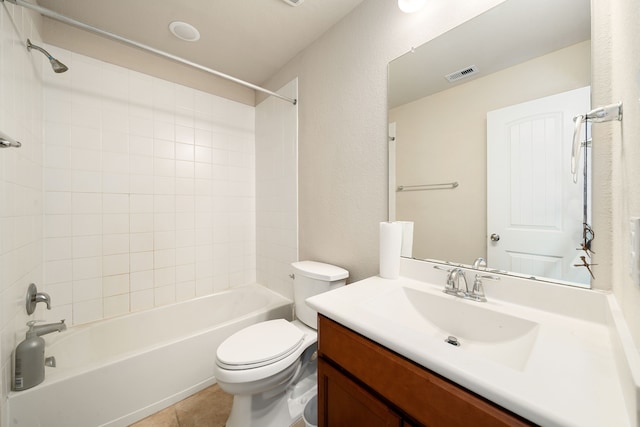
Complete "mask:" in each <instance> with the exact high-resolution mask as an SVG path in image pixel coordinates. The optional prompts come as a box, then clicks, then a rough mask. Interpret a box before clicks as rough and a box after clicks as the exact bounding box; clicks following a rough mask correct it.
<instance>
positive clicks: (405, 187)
mask: <svg viewBox="0 0 640 427" xmlns="http://www.w3.org/2000/svg"><path fill="white" fill-rule="evenodd" d="M458 185H460V184H458V182H457V181H455V182H444V183H442V184H420V185H399V186H398V188H397V190H396V191H423V190H450V189H454V188H456V187H457V186H458Z"/></svg>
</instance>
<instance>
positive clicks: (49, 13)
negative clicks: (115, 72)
mask: <svg viewBox="0 0 640 427" xmlns="http://www.w3.org/2000/svg"><path fill="white" fill-rule="evenodd" d="M5 1H7V2H9V3H12V4H15V5H18V6H22V7H25V8H27V9H31V10H34V11H36V12H38V13H40V14H41V15H43V16H46V17H48V18H51V19H55V20H56V21H60V22H63V23H65V24H69V25H72V26H74V27H78V28H81V29H83V30H87V31H91V32H93V33H96V34H100V35H102V36H105V37H108V38H111V39H114V40H117V41H119V42H122V43H125V44H128V45H130V46H133V47H136V48H138V49H142V50H146V51H148V52H151V53H154V54H156V55H159V56H163V57H165V58H167V59H171V60H173V61H176V62H179V63H181V64H185V65H188V66H190V67H193V68H197V69H199V70H201V71H205V72H207V73H209V74H213V75H215V76H218V77H222V78H223V79H226V80H230V81H232V82H234V83H237V84H239V85H242V86H245V87H248V88H251V89H253V90H257V91H258V92H262V93H266V94H267V95H270V96H274V97H276V98H279V99H282V100H284V101H287V102H290V103H292V104H293V105H296V104H297V103H298V100H297V99H294V98H289V97H287V96H284V95H280V94H279V93H276V92H273V91H270V90H269V89H265V88H263V87H260V86H257V85H254V84H253V83H249V82H246V81H244V80H240V79H238V78H236V77H233V76H230V75H228V74H225V73H222V72H220V71H217V70H214V69H212V68H209V67H205V66H204V65H200V64H197V63H195V62H192V61H189V60H188V59H184V58H181V57H179V56H176V55H173V54H171V53H168V52H164V51H162V50H159V49H156V48H154V47H151V46H148V45H145V44H142V43H138V42H136V41H133V40H130V39H127V38H125V37H122V36H119V35H117V34H114V33H110V32H108V31H105V30H101V29H100V28H96V27H93V26H91V25H89V24H85V23H84V22H81V21H76V20H75V19H72V18H69V17H67V16H64V15H61V14H59V13H57V12H54V11H52V10H49V9H46V8H44V7H42V6H38V5H36V4H31V3H28V2H26V1H24V0H0V2H2V3H4V2H5Z"/></svg>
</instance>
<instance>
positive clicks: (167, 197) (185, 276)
mask: <svg viewBox="0 0 640 427" xmlns="http://www.w3.org/2000/svg"><path fill="white" fill-rule="evenodd" d="M47 48H49V47H47ZM50 48H51V50H52V51H55V55H56V57H58V59H60V60H61V61H62V62H64V63H65V64H67V65H68V66H69V72H67V73H65V74H54V73H47V72H45V73H44V74H43V78H44V146H45V149H44V177H43V187H44V202H43V203H44V242H43V244H44V265H43V270H44V283H43V284H42V289H43V290H45V291H46V292H48V293H49V294H50V295H51V299H52V301H53V307H52V310H51V311H50V312H46V316H47V318H48V319H50V320H59V319H62V318H66V319H67V322H68V323H73V324H78V323H85V322H89V321H93V320H98V319H101V318H105V317H111V316H114V315H119V314H123V313H127V312H130V311H138V310H144V309H148V308H152V307H154V306H159V305H164V304H168V303H172V302H176V301H180V300H185V299H190V298H194V297H196V296H200V295H206V294H210V293H212V292H217V291H220V290H223V289H226V288H229V287H231V286H235V285H241V284H245V283H252V282H255V280H256V267H255V266H256V244H255V241H256V237H255V230H256V223H255V160H254V158H255V132H254V126H255V108H254V107H250V106H246V105H243V104H239V103H237V102H232V101H228V100H225V99H223V98H220V97H217V96H214V95H210V94H208V93H205V92H201V91H198V90H194V89H190V88H188V87H185V86H181V85H178V84H175V83H170V82H167V81H164V80H160V79H158V78H154V77H150V76H147V75H144V74H141V73H138V72H134V71H131V70H128V69H125V68H122V67H118V66H115V65H112V64H108V63H105V62H101V61H97V60H94V59H91V58H88V57H86V56H83V55H79V54H76V53H72V52H69V51H65V50H63V49H60V48H57V47H53V46H52V47H50Z"/></svg>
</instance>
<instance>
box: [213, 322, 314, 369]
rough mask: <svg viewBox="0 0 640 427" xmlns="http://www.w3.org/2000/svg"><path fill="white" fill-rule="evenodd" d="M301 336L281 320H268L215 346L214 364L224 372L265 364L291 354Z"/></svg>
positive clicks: (301, 339)
mask: <svg viewBox="0 0 640 427" xmlns="http://www.w3.org/2000/svg"><path fill="white" fill-rule="evenodd" d="M303 340H304V333H303V332H302V331H301V330H300V329H299V328H297V327H296V326H294V325H292V324H291V323H289V322H288V321H286V320H284V319H277V320H268V321H266V322H260V323H256V324H255V325H251V326H249V327H247V328H244V329H242V330H240V331H238V332H236V333H235V334H233V335H231V336H230V337H229V338H227V339H226V340H224V342H223V343H222V344H220V346H219V347H218V351H217V352H216V356H217V358H218V364H220V365H223V366H224V367H225V368H226V369H247V368H255V367H258V366H264V365H268V364H271V363H274V362H277V361H278V360H281V359H284V358H285V357H287V356H288V355H290V354H291V353H293V352H294V351H295V350H296V349H297V348H298V347H300V345H302V341H303Z"/></svg>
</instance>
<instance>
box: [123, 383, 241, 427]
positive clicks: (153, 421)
mask: <svg viewBox="0 0 640 427" xmlns="http://www.w3.org/2000/svg"><path fill="white" fill-rule="evenodd" d="M232 401H233V396H232V395H230V394H227V393H225V392H224V391H222V390H221V389H220V387H218V385H217V384H214V385H212V386H211V387H208V388H205V389H204V390H202V391H200V392H198V393H196V394H194V395H193V396H189V397H187V398H186V399H184V400H181V401H180V402H178V403H176V404H175V405H173V406H169V407H168V408H166V409H163V410H162V411H160V412H157V413H155V414H153V415H150V416H148V417H147V418H145V419H143V420H141V421H138V422H137V423H135V424H132V425H131V427H224V424H225V422H226V421H227V417H228V416H229V411H231V402H232Z"/></svg>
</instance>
